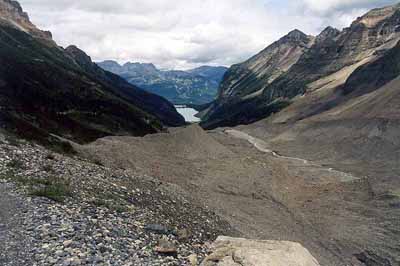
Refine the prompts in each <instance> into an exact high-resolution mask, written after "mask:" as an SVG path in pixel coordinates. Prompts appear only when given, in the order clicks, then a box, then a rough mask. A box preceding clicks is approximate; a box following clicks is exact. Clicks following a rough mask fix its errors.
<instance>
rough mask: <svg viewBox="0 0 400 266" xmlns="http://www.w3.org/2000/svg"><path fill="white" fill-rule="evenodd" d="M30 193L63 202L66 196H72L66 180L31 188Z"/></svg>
mask: <svg viewBox="0 0 400 266" xmlns="http://www.w3.org/2000/svg"><path fill="white" fill-rule="evenodd" d="M31 195H33V196H37V197H45V198H48V199H51V200H54V201H56V202H64V201H65V199H66V198H67V197H70V196H72V191H71V189H70V186H69V184H68V183H67V182H64V181H63V182H50V183H48V184H47V185H44V186H42V187H40V188H36V189H33V190H32V192H31Z"/></svg>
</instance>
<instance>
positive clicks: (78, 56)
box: [65, 45, 93, 66]
mask: <svg viewBox="0 0 400 266" xmlns="http://www.w3.org/2000/svg"><path fill="white" fill-rule="evenodd" d="M65 51H66V52H67V53H68V54H69V55H70V56H71V57H72V59H74V61H75V62H76V63H77V64H78V65H80V66H91V65H92V64H93V62H92V59H91V58H90V56H88V55H87V54H86V53H85V52H84V51H82V50H81V49H79V48H78V47H76V46H75V45H70V46H68V47H67V48H65Z"/></svg>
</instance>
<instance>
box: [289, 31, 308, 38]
mask: <svg viewBox="0 0 400 266" xmlns="http://www.w3.org/2000/svg"><path fill="white" fill-rule="evenodd" d="M286 37H290V38H296V39H300V38H305V37H307V34H305V33H304V32H302V31H301V30H298V29H294V30H292V31H291V32H289V33H288V34H287V35H286Z"/></svg>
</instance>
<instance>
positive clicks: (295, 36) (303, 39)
mask: <svg viewBox="0 0 400 266" xmlns="http://www.w3.org/2000/svg"><path fill="white" fill-rule="evenodd" d="M312 38H313V37H312V36H310V35H307V34H305V33H304V32H302V31H300V30H298V29H294V30H292V31H291V32H289V33H288V34H286V35H285V36H284V37H282V38H281V39H280V40H279V41H278V43H282V42H283V43H287V42H294V43H298V44H302V45H305V46H307V45H308V43H309V42H310V41H311V39H312Z"/></svg>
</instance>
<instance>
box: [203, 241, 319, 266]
mask: <svg viewBox="0 0 400 266" xmlns="http://www.w3.org/2000/svg"><path fill="white" fill-rule="evenodd" d="M213 251H214V252H213V253H212V254H211V255H210V256H208V257H207V258H206V259H205V260H204V261H203V263H202V264H201V266H239V265H240V266H319V263H318V261H317V260H316V259H315V258H314V257H313V256H312V255H311V254H310V252H309V251H308V250H307V249H305V248H304V247H303V246H302V245H300V244H298V243H293V242H287V241H261V240H248V239H242V238H230V237H225V236H220V237H218V239H217V240H216V241H215V242H214V244H213Z"/></svg>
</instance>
